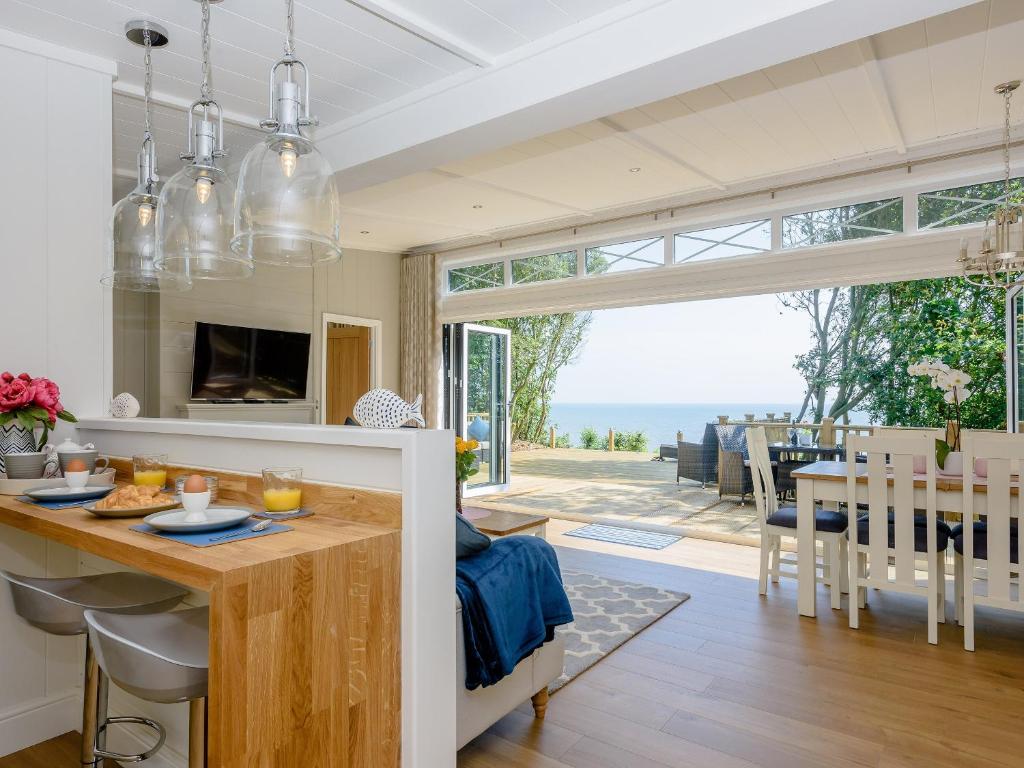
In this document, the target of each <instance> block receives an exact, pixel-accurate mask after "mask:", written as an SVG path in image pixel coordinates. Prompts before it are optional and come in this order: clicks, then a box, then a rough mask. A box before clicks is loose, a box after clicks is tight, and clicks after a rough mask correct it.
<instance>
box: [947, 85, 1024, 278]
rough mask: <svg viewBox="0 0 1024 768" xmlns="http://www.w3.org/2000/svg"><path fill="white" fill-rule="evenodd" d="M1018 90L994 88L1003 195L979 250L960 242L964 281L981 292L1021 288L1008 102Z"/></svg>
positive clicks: (1023, 260) (1020, 217)
mask: <svg viewBox="0 0 1024 768" xmlns="http://www.w3.org/2000/svg"><path fill="white" fill-rule="evenodd" d="M1019 87H1020V80H1011V81H1010V82H1008V83H1001V84H999V85H997V86H996V87H995V92H996V93H997V94H998V95H999V96H1002V97H1003V195H1002V197H1001V198H1000V199H999V200H998V202H997V203H996V206H995V209H994V210H993V211H992V213H990V214H989V215H988V218H987V219H986V220H985V233H984V234H983V235H982V240H981V248H979V249H978V251H977V253H975V254H971V253H969V252H968V249H967V241H966V239H962V240H961V241H960V258H959V261H960V267H961V269H963V275H964V279H966V280H967V282H969V283H971V284H972V285H977V286H979V287H981V288H994V289H1003V290H1009V289H1010V288H1013V287H1014V286H1016V285H1021V284H1024V204H1022V202H1021V199H1020V197H1019V195H1018V196H1014V194H1013V190H1012V187H1011V185H1010V101H1011V99H1012V98H1013V92H1014V91H1015V90H1017V89H1018V88H1019Z"/></svg>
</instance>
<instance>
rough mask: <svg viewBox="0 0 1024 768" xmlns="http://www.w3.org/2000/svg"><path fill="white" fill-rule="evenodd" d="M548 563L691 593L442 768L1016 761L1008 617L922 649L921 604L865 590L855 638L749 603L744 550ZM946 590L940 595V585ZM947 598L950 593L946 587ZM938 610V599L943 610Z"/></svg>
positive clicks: (559, 526) (770, 600) (562, 548)
mask: <svg viewBox="0 0 1024 768" xmlns="http://www.w3.org/2000/svg"><path fill="white" fill-rule="evenodd" d="M572 527H576V526H575V525H574V524H569V523H564V522H561V521H552V523H551V524H550V525H549V528H548V531H549V535H548V538H549V540H551V541H552V543H554V544H556V545H557V546H558V547H559V558H560V560H561V562H562V564H563V565H564V566H567V567H572V568H576V569H580V570H584V571H589V572H592V573H599V574H601V575H605V576H609V577H614V578H621V579H625V580H631V581H639V582H643V583H646V584H652V585H656V586H660V587H665V588H671V589H678V590H683V591H686V592H689V593H690V594H691V595H692V598H691V599H690V600H689V601H688V602H686V603H684V604H683V605H681V606H680V607H679V608H677V609H676V610H675V611H673V612H672V613H670V614H669V615H668V616H666V617H665V618H664V619H662V620H661V621H660V622H658V623H657V624H655V625H654V626H652V627H651V628H650V629H648V630H646V631H644V632H642V633H640V634H639V635H638V636H637V637H635V638H634V639H633V640H631V641H630V642H628V643H626V644H625V645H624V646H622V647H621V648H620V649H619V650H617V651H615V652H614V653H612V654H611V655H610V656H608V657H607V658H605V659H604V660H602V661H601V662H600V663H599V664H598V665H597V666H595V667H594V668H593V669H591V670H589V671H588V672H585V673H584V674H583V675H581V676H580V677H579V678H577V679H576V680H575V681H573V682H571V683H570V684H569V685H567V686H566V687H565V688H563V689H562V690H560V691H559V692H557V693H556V694H554V695H553V696H552V697H551V701H550V704H549V706H548V713H547V719H546V720H545V721H543V722H539V721H536V720H534V719H533V717H531V714H530V710H529V702H527V703H526V705H525V706H523V707H520V708H519V710H517V711H515V712H513V713H512V714H510V715H509V716H507V717H506V718H504V719H503V720H501V721H500V722H499V723H498V724H497V725H495V726H494V727H492V728H491V729H490V731H488V732H487V733H485V734H483V735H482V736H480V737H479V738H477V739H476V740H475V741H473V742H471V743H470V744H469V745H468V746H467V747H466V748H465V749H463V750H462V752H461V753H460V754H459V763H458V764H459V768H496V767H497V766H503V768H520V767H523V768H526V767H528V768H560V767H561V766H575V767H576V768H663V767H665V766H671V767H673V768H674V767H676V766H679V767H684V766H685V767H692V768H750V767H751V766H764V767H765V768H769V767H770V768H825V767H827V766H837V767H842V768H852V767H853V766H873V767H876V768H895V767H896V766H922V767H923V766H928V768H945V767H946V766H948V767H949V768H954V766H955V767H956V768H972V767H974V766H1014V767H1015V768H1019V767H1020V766H1022V765H1024V728H1022V727H1021V720H1022V712H1024V617H1022V616H1021V615H1019V614H1016V615H1015V614H1006V613H1002V612H993V611H989V610H981V611H979V617H978V622H979V623H978V644H977V648H978V650H977V652H976V653H973V654H969V653H966V652H965V651H964V650H963V646H962V638H961V633H960V631H959V630H958V629H957V628H956V626H955V623H951V624H948V625H946V626H944V627H942V628H941V631H940V643H939V645H938V646H929V645H928V642H927V632H926V627H925V613H926V607H925V603H924V601H923V600H917V599H911V598H907V597H904V596H897V595H893V594H891V593H881V592H871V593H870V594H869V597H868V600H869V608H868V610H867V611H865V612H863V613H862V614H861V629H859V630H851V629H850V628H849V627H848V626H847V613H846V611H845V609H844V610H842V611H831V610H830V609H829V608H828V600H827V596H826V594H825V591H824V588H821V589H820V592H819V598H818V611H819V615H818V618H817V619H806V618H804V619H801V618H798V617H797V614H796V583H795V582H794V581H789V580H786V581H784V582H783V583H782V584H780V585H772V586H771V588H770V589H769V594H768V596H767V597H765V598H762V597H759V596H758V594H757V582H756V574H757V550H756V549H754V548H752V547H741V546H736V545H732V544H722V543H718V542H709V541H699V540H695V539H684V540H683V541H681V542H679V544H676V545H673V546H672V547H669V548H668V549H665V550H661V551H657V552H650V551H644V550H640V549H637V548H634V547H625V546H621V545H614V544H602V543H599V542H588V541H585V540H579V539H572V538H567V537H564V536H561V535H560V534H561V533H562V532H564V531H565V530H568V529H571V528H572ZM950 586H952V585H950ZM950 596H952V591H951V590H950ZM949 610H950V611H952V601H951V600H950V603H949Z"/></svg>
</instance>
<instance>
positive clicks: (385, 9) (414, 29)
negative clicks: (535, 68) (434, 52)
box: [348, 0, 494, 67]
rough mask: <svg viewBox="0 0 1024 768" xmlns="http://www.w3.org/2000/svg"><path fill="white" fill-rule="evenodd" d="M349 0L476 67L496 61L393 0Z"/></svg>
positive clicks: (486, 65) (487, 65)
mask: <svg viewBox="0 0 1024 768" xmlns="http://www.w3.org/2000/svg"><path fill="white" fill-rule="evenodd" d="M348 2H350V3H351V4H352V5H354V6H356V7H358V8H362V9H363V10H364V11H367V12H368V13H372V14H373V15H374V16H377V17H378V18H381V19H383V20H384V21H386V22H388V23H389V24H394V25H395V26H396V27H399V28H400V29H404V30H405V31H406V32H409V33H410V34H413V35H416V37H419V38H422V39H423V40H426V41H427V42H428V43H431V44H432V45H436V46H437V47H438V48H441V49H442V50H445V51H448V53H451V54H453V55H455V56H458V57H459V58H460V59H462V60H463V61H468V62H469V63H470V64H473V65H474V66H477V67H489V66H491V65H492V64H494V58H493V57H491V56H489V55H487V54H486V53H485V52H484V51H481V50H480V49H479V48H477V47H476V46H474V45H470V44H469V43H467V42H466V41H464V40H461V39H460V38H458V37H456V36H455V35H453V34H452V33H451V32H449V31H447V30H445V29H442V28H441V27H439V26H437V25H436V24H434V23H433V22H431V21H428V20H427V19H424V18H423V17H422V16H419V15H417V14H415V13H413V12H411V11H409V10H408V9H406V8H402V7H401V6H399V5H398V4H396V3H393V2H391V0H348Z"/></svg>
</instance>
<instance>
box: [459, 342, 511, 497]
mask: <svg viewBox="0 0 1024 768" xmlns="http://www.w3.org/2000/svg"><path fill="white" fill-rule="evenodd" d="M471 331H476V332H479V333H489V334H493V335H495V336H504V337H505V354H506V355H507V356H508V365H506V366H505V382H504V384H505V386H504V389H505V402H504V403H501V413H502V418H503V419H504V421H505V428H504V430H503V434H504V438H503V441H502V442H503V443H504V445H503V450H502V470H503V476H504V478H505V482H503V483H495V484H493V485H480V486H477V487H475V488H470V487H469V486H468V484H467V483H463V484H462V488H463V490H462V497H463V498H467V499H468V498H471V497H473V496H485V495H487V494H489V493H504V492H505V491H507V490H508V489H509V488H510V487H511V484H512V461H511V459H512V421H511V418H512V417H511V414H510V412H509V409H510V406H511V400H510V398H511V396H512V394H511V393H512V331H511V330H509V329H508V328H496V327H494V326H493V325H476V324H475V323H463V324H462V338H461V339H460V343H461V344H462V361H461V365H462V372H461V376H462V422H463V423H462V424H461V425H460V426H461V427H463V428H464V431H465V432H466V434H465V437H466V438H468V437H469V412H468V410H467V408H468V399H469V397H468V396H469V387H468V384H467V382H468V380H469V334H470V332H471ZM493 432H494V425H493V424H492V425H491V433H492V436H493ZM493 459H494V452H493V449H492V452H491V460H492V461H493Z"/></svg>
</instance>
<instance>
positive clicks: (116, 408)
mask: <svg viewBox="0 0 1024 768" xmlns="http://www.w3.org/2000/svg"><path fill="white" fill-rule="evenodd" d="M140 410H141V407H140V406H139V401H138V400H136V399H135V396H134V395H133V394H131V393H130V392H122V393H121V394H120V395H118V396H117V397H115V398H114V399H113V400H111V401H110V415H111V416H113V417H114V418H116V419H134V418H135V417H136V416H138V415H139V411H140Z"/></svg>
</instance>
